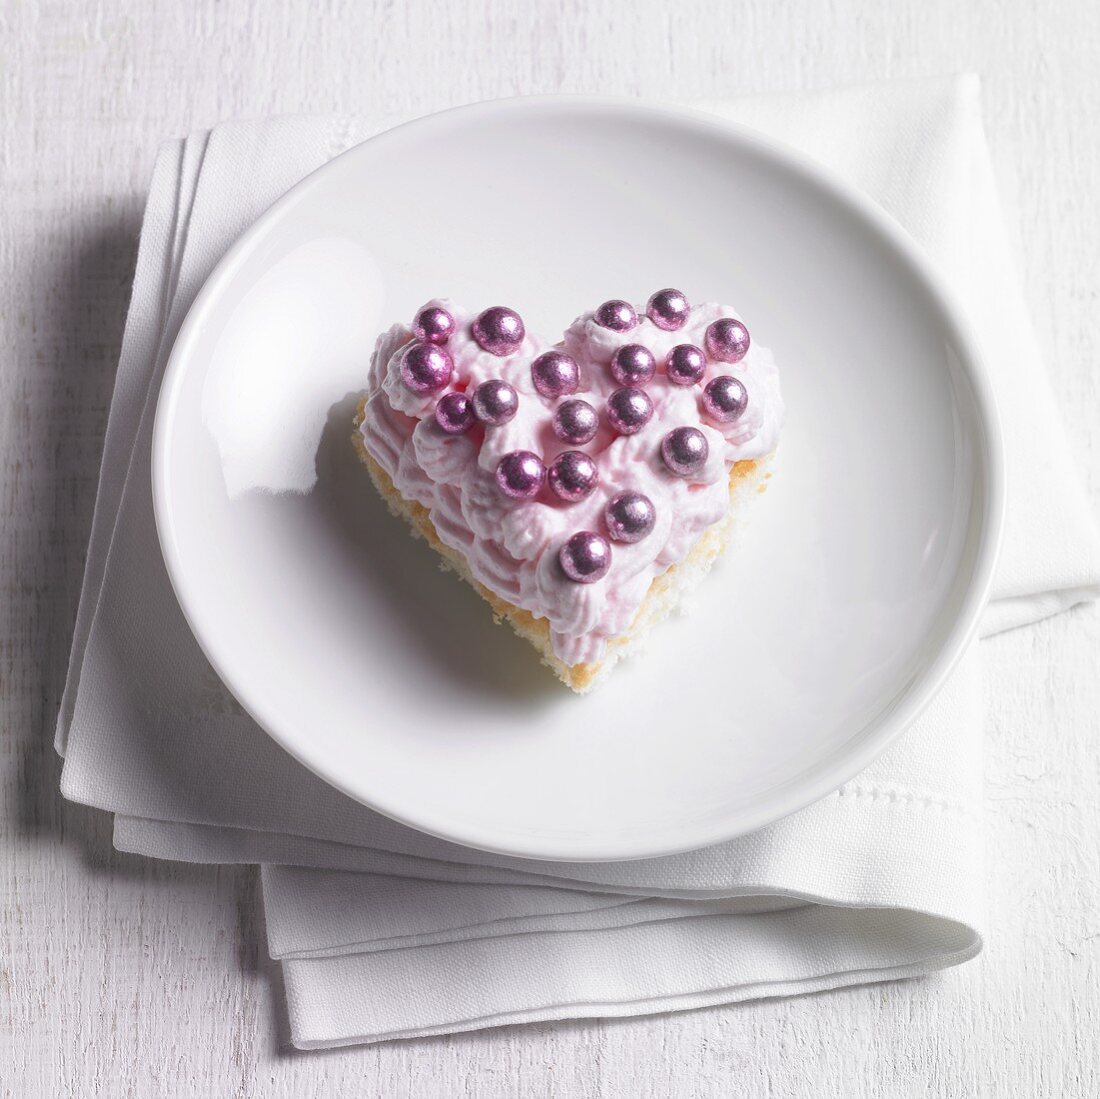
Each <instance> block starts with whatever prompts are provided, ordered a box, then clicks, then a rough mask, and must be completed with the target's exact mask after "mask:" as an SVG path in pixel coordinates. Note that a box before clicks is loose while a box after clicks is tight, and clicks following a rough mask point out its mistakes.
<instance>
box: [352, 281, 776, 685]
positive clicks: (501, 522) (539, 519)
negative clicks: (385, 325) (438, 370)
mask: <svg viewBox="0 0 1100 1099" xmlns="http://www.w3.org/2000/svg"><path fill="white" fill-rule="evenodd" d="M428 304H429V305H438V306H442V307H443V308H444V309H447V310H448V311H449V312H450V313H451V314H452V315H453V316H454V318H455V321H456V331H455V334H454V335H453V336H452V337H451V339H450V341H449V343H448V344H447V348H448V350H449V351H450V353H451V356H452V358H453V360H454V367H455V369H454V376H453V378H452V380H451V383H450V385H449V386H448V387H447V389H448V390H451V389H457V390H461V391H464V392H471V393H472V392H473V390H474V389H475V388H476V387H477V386H478V385H479V384H480V383H481V382H484V381H487V380H489V379H490V378H503V379H504V380H505V381H507V382H509V383H510V384H511V385H512V386H514V387H515V389H516V391H517V392H518V394H519V410H518V412H517V413H516V415H515V417H514V418H513V419H512V420H510V421H509V422H508V423H505V424H501V425H500V426H495V427H493V426H490V427H483V426H481V425H475V426H474V428H473V429H471V430H470V431H468V432H467V433H466V434H463V435H446V434H444V433H443V431H442V430H441V429H440V428H439V427H438V425H437V424H436V422H435V419H434V416H433V411H434V408H435V403H436V401H437V400H438V399H439V397H440V396H441V395H442V394H441V393H436V394H432V395H430V396H421V395H418V394H415V393H413V392H411V391H410V390H409V389H407V388H406V387H405V385H404V383H403V382H402V380H401V374H400V363H401V352H402V349H403V348H404V345H405V344H406V343H408V342H409V341H410V340H411V339H412V331H411V329H410V328H409V327H408V326H407V325H403V324H396V325H394V326H393V327H392V328H390V330H389V331H388V332H386V333H384V334H383V335H382V336H381V337H379V339H378V343H377V346H376V347H375V352H374V357H373V359H372V360H371V366H370V373H369V380H368V387H367V391H368V393H369V395H370V396H369V399H368V401H367V404H366V414H365V416H364V419H363V423H362V426H361V428H360V431H361V432H362V436H363V441H364V443H365V445H366V448H367V450H368V452H369V453H370V454H371V455H372V457H373V458H374V459H375V461H377V462H378V464H379V465H380V466H381V467H382V468H383V469H384V470H385V471H386V473H387V474H389V476H390V478H391V479H392V481H393V483H394V486H395V487H396V488H397V490H398V492H400V493H401V495H402V496H404V497H406V498H407V499H414V500H417V501H418V502H419V503H421V504H423V505H424V507H426V508H427V509H428V510H429V512H430V514H431V520H432V523H433V524H434V526H435V528H436V531H437V532H438V534H439V537H440V539H441V540H442V541H443V542H444V543H446V544H447V545H448V546H451V547H452V548H454V549H456V550H458V551H459V552H460V553H461V554H462V555H463V556H464V557H465V558H466V560H467V561H468V563H469V566H470V571H471V572H472V573H473V575H474V577H475V578H476V579H477V580H479V581H480V582H481V583H482V584H484V585H485V586H486V587H487V588H490V589H491V590H492V591H494V592H496V593H497V594H498V595H499V596H500V597H501V598H503V599H505V600H507V601H508V602H510V603H513V604H515V605H516V606H518V607H522V608H524V609H525V610H528V611H530V612H531V614H533V615H535V616H536V617H541V618H546V619H547V620H548V621H549V624H550V630H551V640H552V644H553V648H554V652H555V653H556V654H557V656H558V658H559V659H561V660H562V661H563V662H564V663H566V664H580V663H590V662H593V661H598V660H600V659H601V658H602V656H603V654H604V650H605V647H606V645H607V642H608V640H610V639H611V638H614V637H616V636H617V635H619V634H621V633H623V632H624V631H626V630H627V629H628V628H629V627H630V624H631V622H632V621H633V619H634V616H635V614H636V613H637V611H638V608H639V607H640V606H641V604H642V602H643V600H644V599H645V596H646V593H647V592H648V590H649V587H650V584H651V582H652V581H653V579H654V578H655V577H657V576H659V575H660V574H661V573H663V572H664V571H665V570H666V569H667V568H668V567H669V566H670V565H673V564H675V563H676V562H678V561H681V560H683V559H684V558H685V557H686V556H687V555H688V554H689V553H690V552H691V550H692V548H693V547H694V545H695V544H696V542H697V541H698V540H699V538H700V537H701V536H702V535H703V533H704V532H705V531H706V529H707V528H708V527H710V526H711V525H712V524H714V523H717V522H718V521H719V520H721V519H723V518H724V517H725V515H726V513H727V510H728V507H729V488H728V481H729V469H730V467H731V466H732V465H733V464H734V463H735V462H738V461H742V460H746V459H754V458H762V457H764V456H766V455H768V454H770V453H771V452H772V451H774V450H775V448H776V445H777V443H778V438H779V431H780V427H781V426H782V422H783V398H782V395H781V393H780V389H779V375H778V371H777V369H776V365H775V360H774V358H773V356H772V354H771V352H770V351H768V349H767V348H765V347H761V346H760V345H759V344H758V343H756V342H755V340H754V341H753V342H752V344H751V346H750V348H749V351H748V353H747V354H746V356H745V357H744V359H742V360H741V362H739V363H736V364H729V363H722V362H711V361H708V363H707V372H706V375H705V376H704V378H703V380H702V382H700V383H699V384H697V385H693V386H688V387H684V386H676V385H673V384H671V383H670V382H669V380H668V378H667V377H666V376H665V374H664V368H663V366H662V365H661V364H663V362H664V359H665V356H666V355H667V353H668V351H669V350H670V349H671V348H672V347H673V346H675V345H676V344H680V343H692V344H696V345H697V346H699V347H703V346H704V333H705V332H706V329H707V326H708V325H709V324H710V323H711V322H712V321H714V320H716V319H718V318H719V317H735V318H737V319H739V320H740V319H741V318H740V317H738V314H737V313H736V312H735V311H734V310H732V309H729V308H727V307H725V306H721V305H716V304H711V303H706V304H702V305H697V306H694V307H693V308H692V310H691V314H690V316H689V318H688V320H687V323H686V324H685V325H684V326H683V327H682V328H680V329H678V330H677V331H674V332H666V331H663V330H662V329H660V328H658V327H657V326H656V325H654V324H653V323H652V322H651V321H650V320H649V319H648V318H646V317H645V315H644V307H641V308H639V309H638V317H639V323H638V325H637V326H636V327H635V328H632V329H631V330H630V331H628V332H613V331H611V330H610V329H607V328H602V327H600V326H599V325H597V324H596V322H595V320H594V319H593V315H592V314H591V313H585V314H584V315H583V316H580V317H578V318H577V319H576V320H575V321H574V322H573V324H572V325H570V327H569V329H568V330H567V331H566V333H565V338H564V340H563V341H561V342H560V343H558V344H554V345H551V344H550V343H548V342H547V341H545V340H543V339H541V338H540V337H538V336H535V335H532V334H531V333H528V334H527V336H526V337H525V339H524V341H523V343H522V345H521V346H520V347H519V349H518V350H517V351H516V352H515V353H513V354H511V355H508V356H506V357H498V356H496V355H493V354H490V353H489V352H487V351H484V350H482V349H481V348H480V347H479V346H478V344H477V343H476V342H475V341H474V338H473V336H472V335H471V331H470V326H471V322H472V321H473V319H474V316H475V314H473V313H471V312H469V311H468V310H466V309H463V308H462V307H461V306H458V305H456V304H455V303H454V302H452V301H449V300H447V299H434V300H433V301H432V302H429V303H428ZM750 331H751V329H750ZM627 343H640V344H643V345H644V346H645V347H648V348H649V350H650V351H652V352H653V354H654V356H655V358H656V360H657V363H658V368H657V375H656V377H655V378H653V380H652V381H651V382H650V383H649V384H648V385H646V386H645V389H646V392H647V393H648V394H649V396H650V398H651V400H652V401H653V417H652V419H651V420H650V421H649V423H648V424H647V425H646V426H645V427H644V428H642V430H641V431H639V432H638V433H637V434H635V435H629V436H627V435H622V436H620V435H616V434H614V432H612V430H611V429H610V428H609V427H608V426H607V424H606V417H605V416H604V415H603V409H604V404H605V402H606V400H607V397H608V395H609V394H610V393H611V392H613V391H614V390H615V389H617V388H619V386H618V383H617V382H616V381H615V380H614V378H613V377H612V376H611V372H610V370H609V369H608V364H609V362H610V360H611V356H612V354H613V353H614V351H615V349H616V348H617V347H619V346H620V345H622V344H627ZM551 346H553V347H556V348H558V349H560V350H564V351H566V352H567V353H568V354H569V355H571V356H572V357H573V358H574V359H575V360H576V361H577V364H578V367H579V369H580V386H579V388H578V391H577V393H576V394H574V395H573V396H575V397H579V398H581V399H583V400H586V401H588V402H589V403H590V404H592V405H593V406H594V407H595V408H596V409H597V410H598V411H599V412H600V414H601V423H602V425H603V426H601V429H600V431H599V433H598V434H597V435H596V437H595V439H593V440H592V442H591V443H589V444H587V445H586V446H583V447H579V448H577V447H570V446H568V445H567V444H565V443H562V442H560V441H559V440H558V439H557V438H556V437H555V436H554V434H553V431H552V430H551V426H550V421H551V415H552V413H553V410H554V408H555V407H556V405H557V404H558V403H560V399H547V398H544V397H542V396H540V395H539V393H538V392H537V391H536V389H535V386H534V383H533V382H532V379H531V362H532V360H533V359H534V358H535V357H536V356H537V355H539V354H541V353H542V352H543V351H546V350H549V349H550V348H551ZM719 374H732V375H733V376H734V377H736V378H739V379H740V380H741V382H742V383H743V384H744V386H745V389H746V391H747V392H748V406H747V408H746V410H745V412H744V413H743V415H742V416H741V417H740V419H738V420H737V421H735V422H734V423H731V424H722V423H718V422H716V421H713V420H711V419H710V417H709V416H707V414H706V413H705V412H704V410H703V407H702V393H703V387H704V386H705V385H706V383H707V382H708V381H710V379H711V378H712V377H715V376H716V375H719ZM444 392H446V390H445V391H444ZM682 426H690V427H696V428H698V429H699V430H700V431H702V432H703V434H704V435H705V436H706V438H707V441H708V443H709V457H708V460H707V462H706V465H705V466H704V467H703V469H702V470H701V471H700V472H699V473H698V474H696V475H695V476H693V477H691V478H687V479H685V478H682V477H677V476H674V475H672V474H671V473H669V472H668V470H666V469H665V467H664V464H663V462H662V460H661V456H660V444H661V440H662V439H663V438H664V436H665V434H666V433H667V432H669V431H671V430H672V429H673V428H676V427H682ZM570 449H581V450H584V451H587V452H588V453H589V454H590V455H591V456H592V457H593V459H594V460H595V462H596V465H597V468H598V470H599V485H598V486H597V488H596V490H595V491H594V492H593V493H592V495H591V496H589V497H588V498H587V499H585V500H583V501H581V502H580V503H575V504H566V503H563V502H561V501H559V500H557V499H556V497H554V496H553V495H552V493H551V492H550V490H549V489H548V488H546V487H545V486H544V488H543V490H542V492H541V493H540V494H539V496H538V497H537V498H536V499H534V500H530V501H516V500H511V499H508V498H507V497H506V496H504V495H503V494H502V493H501V491H500V489H499V488H498V487H497V485H496V482H495V480H494V477H493V474H494V471H495V469H496V466H497V463H498V462H499V461H500V459H501V458H503V457H504V455H505V454H507V453H509V452H510V451H514V450H531V451H534V452H535V453H536V454H539V455H541V456H542V458H543V461H544V462H545V463H546V464H547V465H549V464H550V462H551V461H552V460H553V459H554V457H555V456H556V455H557V454H558V453H560V452H561V451H563V450H570ZM624 490H632V491H636V492H642V493H645V495H646V496H648V497H649V498H650V499H651V500H652V501H653V503H654V505H655V507H656V511H657V523H656V526H655V527H654V529H653V531H652V532H651V533H650V534H649V535H648V537H646V538H645V539H643V540H642V541H640V542H636V543H634V544H631V545H628V544H623V543H617V542H615V543H612V562H611V568H610V570H609V571H608V573H607V575H606V576H605V577H604V578H603V579H601V580H599V581H596V582H595V583H591V584H580V583H576V582H574V581H572V580H569V579H568V578H567V577H566V576H565V575H564V573H563V572H562V571H561V566H560V564H559V561H558V551H559V549H560V548H561V545H562V544H563V543H564V542H565V541H566V540H567V539H568V538H569V537H570V536H571V535H572V534H574V533H576V532H577V531H581V530H592V531H597V532H600V533H604V522H603V511H604V508H605V507H606V505H607V502H608V500H609V499H610V498H611V497H612V496H614V495H615V494H616V493H618V492H622V491H624Z"/></svg>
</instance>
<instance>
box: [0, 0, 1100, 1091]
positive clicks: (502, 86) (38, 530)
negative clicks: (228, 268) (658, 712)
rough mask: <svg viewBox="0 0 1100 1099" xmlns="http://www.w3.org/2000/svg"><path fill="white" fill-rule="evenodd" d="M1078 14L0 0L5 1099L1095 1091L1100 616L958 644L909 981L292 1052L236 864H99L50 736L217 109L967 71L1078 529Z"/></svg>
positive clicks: (1088, 32)
mask: <svg viewBox="0 0 1100 1099" xmlns="http://www.w3.org/2000/svg"><path fill="white" fill-rule="evenodd" d="M1098 61H1100V6H1098V5H1097V4H1096V3H1095V0H1062V2H1061V3H1060V4H1057V5H1055V4H1047V5H1043V4H1036V3H1034V2H1029V0H1014V2H1011V0H1003V2H1002V0H969V2H968V3H966V4H959V3H957V2H956V0H896V2H894V3H889V4H879V3H875V2H872V0H866V2H863V3H861V2H859V0H827V2H817V0H786V2H784V3H775V2H773V0H742V2H741V3H733V2H731V0H694V2H692V0H684V2H682V3H680V4H678V5H677V4H659V5H658V4H647V3H642V2H639V0H635V2H634V3H630V2H628V0H611V2H605V3H602V4H601V3H598V2H594V0H589V2H584V0H557V2H556V3H551V2H547V3H542V2H540V3H529V4H523V3H521V2H520V0H477V2H471V3H467V4H461V3H452V4H444V3H441V2H432V0H416V2H413V3H409V4H395V3H393V2H392V0H373V2H369V3H361V4H353V3H346V4H345V3H338V2H333V3H324V4H315V3H306V2H302V0H297V2H296V0H278V2H275V0H252V2H250V3H247V2H218V0H201V2H193V3H185V2H180V3H170V2H162V3H149V2H141V3H137V2H135V3H130V4H126V3H123V2H121V0H102V2H99V3H93V2H87V3H83V2H78V0H70V2H68V3H65V2H47V0H24V2H20V0H0V446H2V448H3V468H2V473H0V477H2V481H0V524H2V526H0V531H2V534H0V622H2V626H0V707H2V711H0V783H2V800H0V868H2V870H3V879H2V885H0V906H2V907H0V1088H3V1089H4V1094H5V1095H12V1096H20V1097H24V1096H25V1097H28V1099H32V1097H36V1096H40V1095H41V1096H47V1095H93V1094H106V1095H115V1094H117V1095H135V1096H151V1095H157V1096H167V1095H176V1094H199V1095H229V1094H233V1095H241V1096H245V1095H248V1096H251V1095H278V1096H294V1097H298V1096H308V1095H315V1094H316V1095H320V1094H356V1095H364V1096H368V1095H377V1096H387V1097H388V1096H403V1095H417V1096H464V1095H470V1096H474V1095H476V1096H512V1095H518V1094H524V1095H532V1096H541V1095H568V1096H581V1097H588V1096H608V1097H615V1096H632V1097H633V1096H638V1097H654V1099H656V1097H663V1096H670V1095H685V1096H687V1095H700V1096H730V1095H740V1094H744V1095H753V1096H755V1095H776V1096H780V1095H799V1094H805V1095H819V1094H827V1095H835V1096H855V1095H861V1094H864V1095H872V1096H894V1095H909V1094H920V1095H924V1094H934V1095H952V1096H955V1095H959V1096H961V1095H966V1096H972V1095H977V1094H991V1095H1012V1094H1015V1095H1057V1096H1063V1095H1082V1096H1085V1095H1088V1096H1094V1095H1098V1094H1100V852H1098V845H1100V764H1098V760H1100V747H1098V745H1097V738H1096V733H1097V730H1096V715H1097V713H1098V711H1100V675H1098V674H1097V673H1098V670H1100V669H1098V658H1100V619H1098V617H1097V615H1096V613H1095V612H1092V611H1084V612H1078V613H1074V614H1070V615H1066V616H1064V617H1062V618H1059V619H1057V620H1055V621H1052V622H1047V623H1044V624H1042V625H1040V626H1038V627H1037V628H1033V629H1027V630H1021V631H1017V632H1015V633H1012V634H1009V635H1007V636H1003V637H1000V638H998V639H996V640H994V641H992V642H989V643H988V644H987V645H986V646H985V649H984V651H985V653H986V659H987V664H988V676H987V683H988V690H989V726H988V765H987V810H986V818H987V824H988V844H989V857H988V864H987V877H988V882H987V886H988V896H989V903H990V906H991V918H990V929H991V930H990V938H989V942H988V944H987V947H986V950H985V953H984V954H983V955H982V957H981V958H980V960H978V961H977V962H974V963H972V964H971V965H969V966H966V967H964V968H963V969H961V970H957V971H954V972H951V973H948V974H947V975H945V976H943V977H942V978H940V979H934V980H926V981H919V982H908V983H901V984H893V985H880V986H874V987H868V988H865V989H855V990H849V991H842V992H837V993H830V994H824V995H818V996H814V997H808V998H803V999H794V1000H779V1001H771V1002H767V1003H762V1004H750V1005H745V1006H740V1007H726V1008H716V1009H713V1010H706V1011H696V1012H691V1013H687V1014H681V1015H673V1016H662V1017H657V1018H648V1019H634V1020H623V1021H609V1022H584V1023H563V1024H553V1025H544V1026H537V1027H526V1028H510V1029H505V1030H497V1031H488V1032H482V1033H480V1034H473V1035H463V1036H459V1037H454V1038H442V1039H436V1040H431V1041H417V1042H406V1043H400V1042H399V1043H391V1044H389V1045H385V1046H380V1047H373V1048H365V1049H352V1050H346V1051H339V1052H334V1053H327V1054H296V1053H293V1052H289V1051H287V1050H286V1048H285V1026H284V1023H283V1021H282V1019H281V1010H282V1008H281V999H280V991H279V988H278V985H277V983H273V978H274V976H275V974H274V971H273V967H272V966H271V965H270V964H269V963H268V962H267V960H266V956H265V954H264V951H263V947H262V942H263V934H262V914H261V912H260V910H259V905H258V887H257V880H256V875H255V872H254V871H253V870H252V869H243V868H242V869H236V868H227V869H209V868H193V867H186V866H175V865H164V864H156V863H152V862H146V861H143V860H139V859H134V858H129V857H125V856H120V855H118V854H116V853H115V852H113V851H112V849H111V843H110V834H109V828H108V822H107V819H106V818H105V817H104V816H102V815H99V814H96V813H93V812H90V811H86V810H83V809H81V808H78V807H74V806H71V805H66V804H64V803H62V801H61V799H60V797H59V795H58V793H57V780H58V773H59V766H58V762H57V760H56V759H55V757H54V754H53V750H52V747H51V735H52V727H53V721H54V716H55V712H56V708H57V702H58V698H59V695H60V690H61V684H62V681H63V678H64V673H65V665H66V661H67V656H68V649H69V636H70V631H71V628H72V622H73V617H74V614H75V607H76V598H77V593H78V591H79V584H80V576H81V568H82V555H83V550H84V544H85V539H86V536H87V531H88V526H89V522H90V519H91V510H92V503H93V493H94V487H95V478H96V472H97V467H98V459H99V452H100V447H101V440H102V434H103V429H104V424H105V420H106V412H107V406H108V401H109V398H110V391H111V381H112V374H113V371H114V366H115V361H116V358H117V354H118V349H119V341H120V338H121V333H122V326H123V319H124V312H125V307H126V300H127V293H128V282H129V278H130V274H131V270H132V266H133V261H134V254H135V244H136V240H137V232H138V226H139V218H140V213H141V205H142V197H143V190H144V187H145V184H146V181H147V177H148V174H149V171H150V168H151V165H152V159H153V153H154V150H155V147H156V145H157V143H158V141H159V140H160V139H162V138H164V137H167V136H170V135H177V134H182V133H184V132H186V131H187V130H189V129H191V128H193V127H196V126H209V125H211V124H213V123H215V122H217V121H218V120H220V119H223V118H226V117H228V116H233V115H265V114H270V113H274V112H297V111H330V110H345V111H355V110H360V109H362V110H367V109H370V110H377V109H379V108H382V109H388V110H392V111H401V112H425V111H430V110H434V109H437V108H441V107H446V106H450V105H453V104H458V103H462V102H466V101H470V100H475V99H482V98H490V97H494V96H501V95H510V94H514V93H519V92H552V91H577V92H580V91H585V92H612V93H627V94H642V95H655V96H663V97H675V96H682V97H702V96H717V95H720V94H725V93H734V92H740V91H759V90H771V89H791V88H804V87H811V86H820V85H828V84H835V83H842V82H855V81H864V80H871V79H881V78H888V77H905V76H923V75H930V74H942V73H946V72H952V71H959V70H964V69H973V70H976V71H978V72H980V73H981V74H982V75H983V76H984V78H985V102H986V115H987V121H988V126H989V131H990V138H991V143H992V146H993V151H994V156H995V159H996V161H997V163H998V167H999V170H1000V178H1001V182H1002V187H1003V189H1004V192H1005V197H1006V200H1007V207H1008V210H1009V213H1010V216H1012V217H1013V218H1014V222H1015V224H1016V225H1018V227H1019V229H1020V231H1021V233H1020V251H1019V254H1020V258H1021V267H1022V270H1023V272H1024V278H1025V281H1026V286H1027V290H1028V293H1029V297H1030V300H1031V302H1032V305H1033V309H1034V316H1035V321H1036V324H1037V327H1038V329H1039V333H1040V336H1041V338H1042V340H1043V343H1044V345H1045V347H1046V349H1047V364H1048V367H1049V370H1050V372H1051V375H1052V377H1053V381H1054V386H1055V390H1056V391H1057V393H1058V395H1059V397H1060V399H1061V403H1062V407H1063V409H1064V412H1065V419H1066V425H1067V430H1068V432H1069V436H1070V442H1071V445H1072V448H1073V451H1074V453H1075V454H1076V456H1077V457H1078V459H1079V460H1080V463H1081V467H1082V469H1083V471H1084V476H1085V478H1086V481H1087V483H1088V487H1089V490H1090V493H1091V496H1092V499H1093V501H1094V502H1095V503H1096V504H1098V505H1100V426H1098V425H1100V418H1098V417H1097V411H1096V410H1097V408H1098V406H1100V373H1098V372H1097V369H1096V365H1095V364H1096V363H1097V362H1098V361H1100V323H1098V321H1100V316H1098V305H1100V201H1098V195H1100V141H1098V140H1097V118H1098V117H1100V64H1098Z"/></svg>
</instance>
